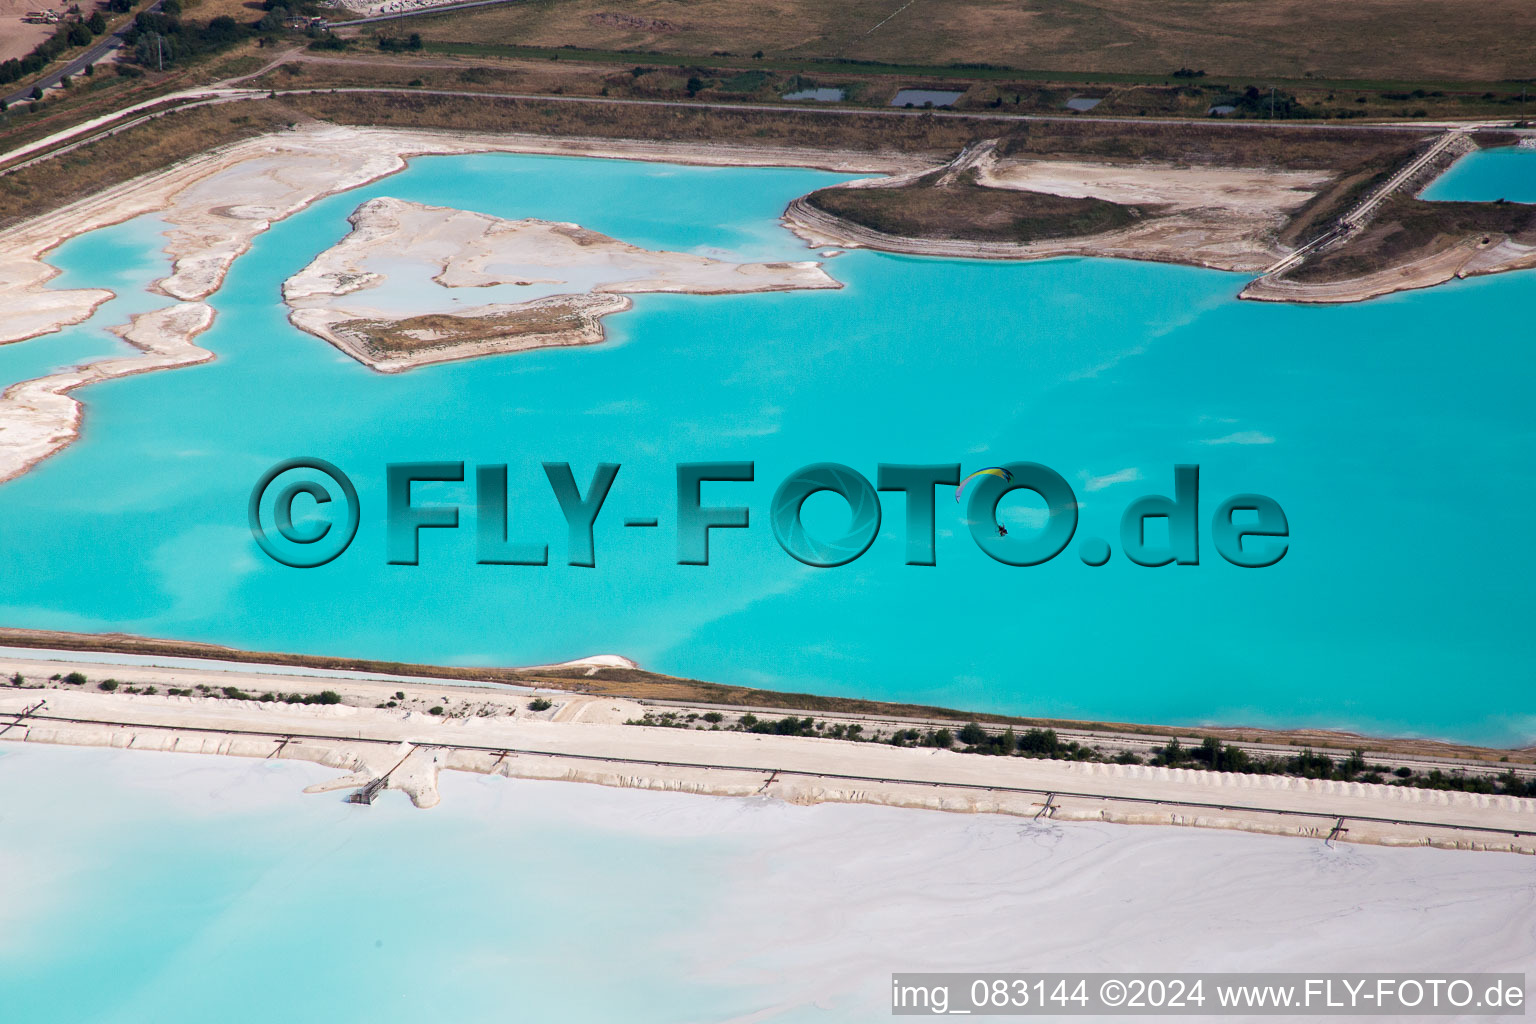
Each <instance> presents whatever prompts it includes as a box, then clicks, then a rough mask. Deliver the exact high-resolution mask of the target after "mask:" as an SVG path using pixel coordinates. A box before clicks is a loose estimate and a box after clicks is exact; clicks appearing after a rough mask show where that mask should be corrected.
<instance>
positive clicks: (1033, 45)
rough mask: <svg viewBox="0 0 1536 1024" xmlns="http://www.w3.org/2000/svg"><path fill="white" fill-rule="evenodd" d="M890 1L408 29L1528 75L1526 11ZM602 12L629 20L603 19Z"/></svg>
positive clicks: (652, 5) (855, 51) (796, 2)
mask: <svg viewBox="0 0 1536 1024" xmlns="http://www.w3.org/2000/svg"><path fill="white" fill-rule="evenodd" d="M905 2H906V0H842V2H840V3H836V4H829V3H825V2H821V0H758V2H754V3H741V2H739V0H691V2H688V3H679V2H677V0H629V2H626V3H624V4H622V5H616V4H614V3H612V2H611V0H534V2H531V3H521V4H514V5H508V6H505V7H498V8H494V9H491V10H487V11H482V12H474V13H469V14H463V15H454V16H452V17H448V18H441V19H427V20H424V21H421V22H419V23H418V29H419V31H421V33H422V34H423V36H425V37H426V38H429V39H440V40H454V41H464V42H502V43H518V44H521V45H530V46H562V45H573V46H581V47H590V48H596V49H625V48H632V49H641V50H653V51H658V52H664V53H676V54H685V53H687V54H701V55H705V54H710V53H713V52H715V51H724V50H728V51H732V52H734V53H737V54H743V55H745V54H751V53H753V52H754V51H757V50H762V51H764V52H765V53H766V54H767V55H769V56H793V57H836V58H851V59H857V60H878V61H885V62H892V63H911V64H950V63H957V62H971V63H975V62H985V63H992V64H1000V65H1006V66H1010V67H1018V68H1029V69H1046V70H1070V71H1099V72H1117V73H1151V74H1166V73H1168V72H1170V71H1172V70H1173V69H1175V68H1179V67H1185V66H1188V67H1193V68H1203V69H1205V70H1207V71H1209V72H1210V73H1212V74H1222V75H1269V76H1275V77H1280V78H1298V79H1299V78H1302V77H1305V76H1308V75H1312V76H1316V77H1323V78H1386V79H1429V80H1462V81H1465V80H1471V81H1492V80H1498V79H1505V78H1514V77H1519V76H1528V75H1530V74H1531V69H1532V67H1533V64H1532V58H1533V52H1536V4H1531V3H1530V2H1529V0H1483V2H1481V3H1478V4H1477V5H1476V10H1475V13H1474V12H1472V11H1470V10H1469V9H1468V7H1467V5H1466V2H1465V0H1351V2H1350V3H1347V4H1343V3H1338V2H1337V0H1220V2H1217V0H963V2H961V0H944V2H939V0H916V2H915V3H913V4H912V5H911V6H909V7H907V8H906V9H904V10H901V11H900V13H895V12H897V11H898V9H900V8H902V5H903V4H904V3H905ZM617 12H622V13H623V14H624V15H626V16H628V17H629V18H632V19H634V22H626V20H625V19H614V18H606V17H604V15H609V14H613V13H617ZM893 14H894V15H895V16H894V17H891V15H893ZM887 17H890V20H889V21H886V22H885V23H884V24H880V22H881V21H882V20H883V19H885V18H887ZM635 22H638V23H639V24H638V25H635V24H634V23H635ZM648 23H664V24H665V26H666V27H665V28H657V27H653V26H652V25H650V24H648ZM877 25H878V26H879V27H878V28H877V27H876V26H877Z"/></svg>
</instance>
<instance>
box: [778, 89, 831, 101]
mask: <svg viewBox="0 0 1536 1024" xmlns="http://www.w3.org/2000/svg"><path fill="white" fill-rule="evenodd" d="M783 98H784V99H786V100H814V101H815V102H817V103H837V102H839V101H841V100H842V98H843V90H841V89H797V90H796V91H794V92H787V93H785V94H784V96H783Z"/></svg>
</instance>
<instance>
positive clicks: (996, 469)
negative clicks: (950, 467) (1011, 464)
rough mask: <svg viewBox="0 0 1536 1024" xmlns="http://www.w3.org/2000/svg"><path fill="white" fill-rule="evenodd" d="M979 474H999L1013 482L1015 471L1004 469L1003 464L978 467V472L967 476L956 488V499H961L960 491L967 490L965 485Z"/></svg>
mask: <svg viewBox="0 0 1536 1024" xmlns="http://www.w3.org/2000/svg"><path fill="white" fill-rule="evenodd" d="M979 476H998V477H1002V478H1003V479H1004V480H1006V481H1008V482H1009V483H1012V482H1013V473H1012V472H1010V471H1009V470H1006V469H1004V468H1003V467H1002V466H988V467H987V468H986V469H978V470H977V471H976V472H974V473H972V474H971V475H969V476H967V477H966V478H965V479H964V480H961V481H960V486H959V487H956V488H955V500H956V501H959V500H960V492H961V491H963V490H965V485H966V484H968V483H970V482H971V481H972V480H975V479H976V478H977V477H979Z"/></svg>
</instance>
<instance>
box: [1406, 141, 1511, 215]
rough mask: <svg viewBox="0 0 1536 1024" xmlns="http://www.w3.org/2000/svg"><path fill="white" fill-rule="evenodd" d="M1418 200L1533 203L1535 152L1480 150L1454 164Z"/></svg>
mask: <svg viewBox="0 0 1536 1024" xmlns="http://www.w3.org/2000/svg"><path fill="white" fill-rule="evenodd" d="M1420 198H1421V199H1440V200H1445V199H1461V200H1466V201H1469V202H1485V203H1486V202H1493V201H1495V200H1499V199H1507V200H1509V201H1510V202H1512V203H1536V149H1531V148H1529V147H1525V146H1504V147H1500V148H1498V149H1480V150H1477V151H1476V152H1473V153H1468V154H1467V155H1466V156H1464V157H1462V158H1461V159H1459V160H1457V161H1456V162H1455V163H1454V164H1452V165H1451V168H1450V170H1448V171H1446V172H1445V173H1444V174H1442V175H1441V176H1440V177H1438V178H1436V179H1435V181H1434V183H1433V184H1431V185H1430V186H1429V188H1427V189H1425V190H1424V191H1423V192H1422V193H1421V194H1420Z"/></svg>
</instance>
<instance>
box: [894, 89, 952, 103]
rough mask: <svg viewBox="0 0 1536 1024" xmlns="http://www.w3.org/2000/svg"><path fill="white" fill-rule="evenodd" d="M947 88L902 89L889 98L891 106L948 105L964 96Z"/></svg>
mask: <svg viewBox="0 0 1536 1024" xmlns="http://www.w3.org/2000/svg"><path fill="white" fill-rule="evenodd" d="M964 95H965V93H964V92H954V91H951V90H949V89H903V90H901V91H900V92H898V93H897V94H896V96H895V97H894V98H893V99H892V100H891V106H893V107H926V106H930V105H932V106H935V107H948V106H951V105H952V104H953V103H954V102H955V100H958V99H959V98H960V97H961V96H964Z"/></svg>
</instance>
